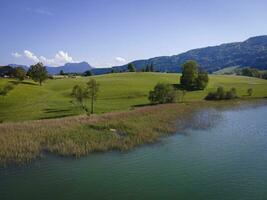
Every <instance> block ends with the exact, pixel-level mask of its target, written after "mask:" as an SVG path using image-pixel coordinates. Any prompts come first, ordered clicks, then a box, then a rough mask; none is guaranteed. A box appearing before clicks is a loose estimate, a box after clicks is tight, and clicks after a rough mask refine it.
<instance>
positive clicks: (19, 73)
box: [13, 67, 26, 81]
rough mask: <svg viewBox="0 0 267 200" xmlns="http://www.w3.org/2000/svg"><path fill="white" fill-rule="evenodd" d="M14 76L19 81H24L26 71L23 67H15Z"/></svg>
mask: <svg viewBox="0 0 267 200" xmlns="http://www.w3.org/2000/svg"><path fill="white" fill-rule="evenodd" d="M13 76H14V77H15V78H16V79H18V80H19V81H23V80H24V79H25V77H26V71H25V69H23V68H22V67H15V68H14V73H13Z"/></svg>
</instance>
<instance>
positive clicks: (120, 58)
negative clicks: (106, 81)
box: [115, 57, 126, 63]
mask: <svg viewBox="0 0 267 200" xmlns="http://www.w3.org/2000/svg"><path fill="white" fill-rule="evenodd" d="M115 60H116V61H117V62H118V63H125V62H126V59H125V58H122V57H116V58H115Z"/></svg>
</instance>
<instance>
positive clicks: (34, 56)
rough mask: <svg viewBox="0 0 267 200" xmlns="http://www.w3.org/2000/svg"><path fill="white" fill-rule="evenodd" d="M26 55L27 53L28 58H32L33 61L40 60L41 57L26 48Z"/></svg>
mask: <svg viewBox="0 0 267 200" xmlns="http://www.w3.org/2000/svg"><path fill="white" fill-rule="evenodd" d="M24 55H25V56H26V57H27V58H28V59H30V60H32V61H34V62H40V60H39V58H38V57H37V56H36V55H34V53H32V52H30V51H28V50H24Z"/></svg>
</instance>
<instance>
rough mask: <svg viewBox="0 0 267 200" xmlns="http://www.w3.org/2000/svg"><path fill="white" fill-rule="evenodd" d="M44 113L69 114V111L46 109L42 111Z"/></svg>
mask: <svg viewBox="0 0 267 200" xmlns="http://www.w3.org/2000/svg"><path fill="white" fill-rule="evenodd" d="M43 111H44V113H61V112H69V111H71V109H53V108H46V109H43Z"/></svg>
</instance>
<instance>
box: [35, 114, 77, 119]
mask: <svg viewBox="0 0 267 200" xmlns="http://www.w3.org/2000/svg"><path fill="white" fill-rule="evenodd" d="M69 116H73V115H72V114H62V115H53V116H44V117H40V118H39V119H57V118H63V117H69Z"/></svg>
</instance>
